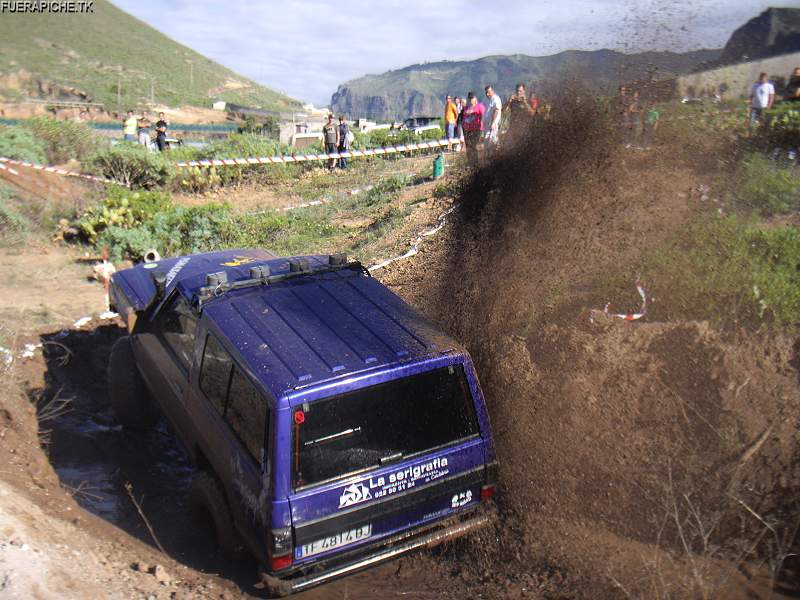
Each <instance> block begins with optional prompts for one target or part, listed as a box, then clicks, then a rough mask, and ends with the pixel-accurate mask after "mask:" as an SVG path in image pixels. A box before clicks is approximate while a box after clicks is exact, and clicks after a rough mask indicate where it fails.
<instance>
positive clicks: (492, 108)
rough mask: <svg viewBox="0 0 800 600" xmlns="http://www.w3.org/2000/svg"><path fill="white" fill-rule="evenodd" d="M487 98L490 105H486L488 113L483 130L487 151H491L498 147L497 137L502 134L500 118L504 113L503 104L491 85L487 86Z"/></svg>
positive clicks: (486, 113)
mask: <svg viewBox="0 0 800 600" xmlns="http://www.w3.org/2000/svg"><path fill="white" fill-rule="evenodd" d="M485 90H486V97H487V98H488V103H487V105H486V112H485V113H484V115H483V120H484V124H483V130H484V145H485V146H486V149H487V150H491V149H492V148H494V147H495V146H496V145H497V136H498V134H499V133H500V116H501V114H502V112H503V103H502V102H501V101H500V98H499V97H498V96H497V94H495V93H494V89H493V88H492V86H491V85H487V86H486V88H485Z"/></svg>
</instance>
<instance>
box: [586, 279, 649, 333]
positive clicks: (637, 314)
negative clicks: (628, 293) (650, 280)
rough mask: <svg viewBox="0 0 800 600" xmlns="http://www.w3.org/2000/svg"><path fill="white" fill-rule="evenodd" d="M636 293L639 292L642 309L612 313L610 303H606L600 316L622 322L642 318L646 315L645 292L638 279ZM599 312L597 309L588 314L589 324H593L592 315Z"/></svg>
mask: <svg viewBox="0 0 800 600" xmlns="http://www.w3.org/2000/svg"><path fill="white" fill-rule="evenodd" d="M636 291H637V292H639V295H640V296H641V297H642V307H641V308H640V309H639V312H634V313H631V312H629V313H612V312H611V302H608V303H606V305H605V308H603V310H602V314H604V315H605V316H606V317H610V318H612V319H622V320H623V321H638V320H639V319H641V318H642V317H644V316H645V315H646V314H647V293H646V292H645V289H644V285H642V282H641V281H639V279H637V280H636ZM598 312H601V311H599V310H597V309H593V310H592V311H591V312H590V313H589V322H590V323H594V314H595V313H598Z"/></svg>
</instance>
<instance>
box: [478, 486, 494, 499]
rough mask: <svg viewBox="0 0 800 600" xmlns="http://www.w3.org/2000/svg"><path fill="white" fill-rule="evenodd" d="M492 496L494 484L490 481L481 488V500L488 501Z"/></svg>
mask: <svg viewBox="0 0 800 600" xmlns="http://www.w3.org/2000/svg"><path fill="white" fill-rule="evenodd" d="M492 496H494V484H493V483H490V484H489V485H485V486H483V487H482V488H481V502H488V501H489V500H491V499H492Z"/></svg>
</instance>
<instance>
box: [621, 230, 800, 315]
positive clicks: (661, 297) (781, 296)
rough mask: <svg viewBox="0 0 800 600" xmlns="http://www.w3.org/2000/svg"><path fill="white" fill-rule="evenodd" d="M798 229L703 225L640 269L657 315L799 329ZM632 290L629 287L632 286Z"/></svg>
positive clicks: (655, 254)
mask: <svg viewBox="0 0 800 600" xmlns="http://www.w3.org/2000/svg"><path fill="white" fill-rule="evenodd" d="M798 265H800V229H798V228H797V227H782V228H775V227H772V228H762V227H758V226H756V225H754V224H753V223H751V222H748V221H745V220H743V219H741V218H739V217H733V216H731V217H724V218H716V217H709V218H705V219H702V220H700V221H698V222H696V223H694V224H693V225H691V226H690V227H689V228H688V230H686V231H684V232H683V233H682V234H681V235H680V237H679V239H677V240H675V243H674V244H673V245H672V246H671V247H669V248H666V249H663V248H662V249H657V250H654V251H652V252H650V253H649V254H648V255H647V256H646V257H645V258H644V264H643V267H642V269H641V274H642V277H643V280H644V281H645V282H646V283H647V286H648V288H647V289H648V291H649V293H650V294H653V295H655V296H656V297H657V299H658V302H657V304H656V305H655V306H656V309H657V310H658V309H659V307H661V310H664V309H666V310H667V311H669V312H670V313H671V315H670V316H674V317H679V318H687V319H698V318H699V319H709V320H712V321H717V322H729V321H733V322H734V323H741V322H743V321H744V322H753V323H761V322H763V321H769V322H774V323H778V324H782V325H791V324H798V323H800V270H798ZM627 285H628V286H629V285H630V283H629V282H628V283H627Z"/></svg>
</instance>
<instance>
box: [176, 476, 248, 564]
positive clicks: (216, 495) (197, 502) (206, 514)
mask: <svg viewBox="0 0 800 600" xmlns="http://www.w3.org/2000/svg"><path fill="white" fill-rule="evenodd" d="M189 501H190V507H191V510H192V519H193V520H194V521H195V523H196V524H197V525H199V526H203V527H209V524H210V525H211V528H212V530H213V533H214V537H215V539H216V541H217V544H218V545H219V547H220V550H222V553H223V554H224V555H225V556H227V557H228V558H235V559H238V558H243V557H244V556H245V550H244V546H243V545H242V540H241V538H240V537H239V534H238V533H237V531H236V527H235V526H234V524H233V516H232V515H231V510H230V508H229V507H228V501H227V500H226V499H225V493H224V492H223V490H222V485H220V483H219V481H218V480H217V478H216V477H214V476H213V475H212V474H211V473H209V472H208V471H196V472H195V475H194V477H193V478H192V488H191V492H190V498H189Z"/></svg>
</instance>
